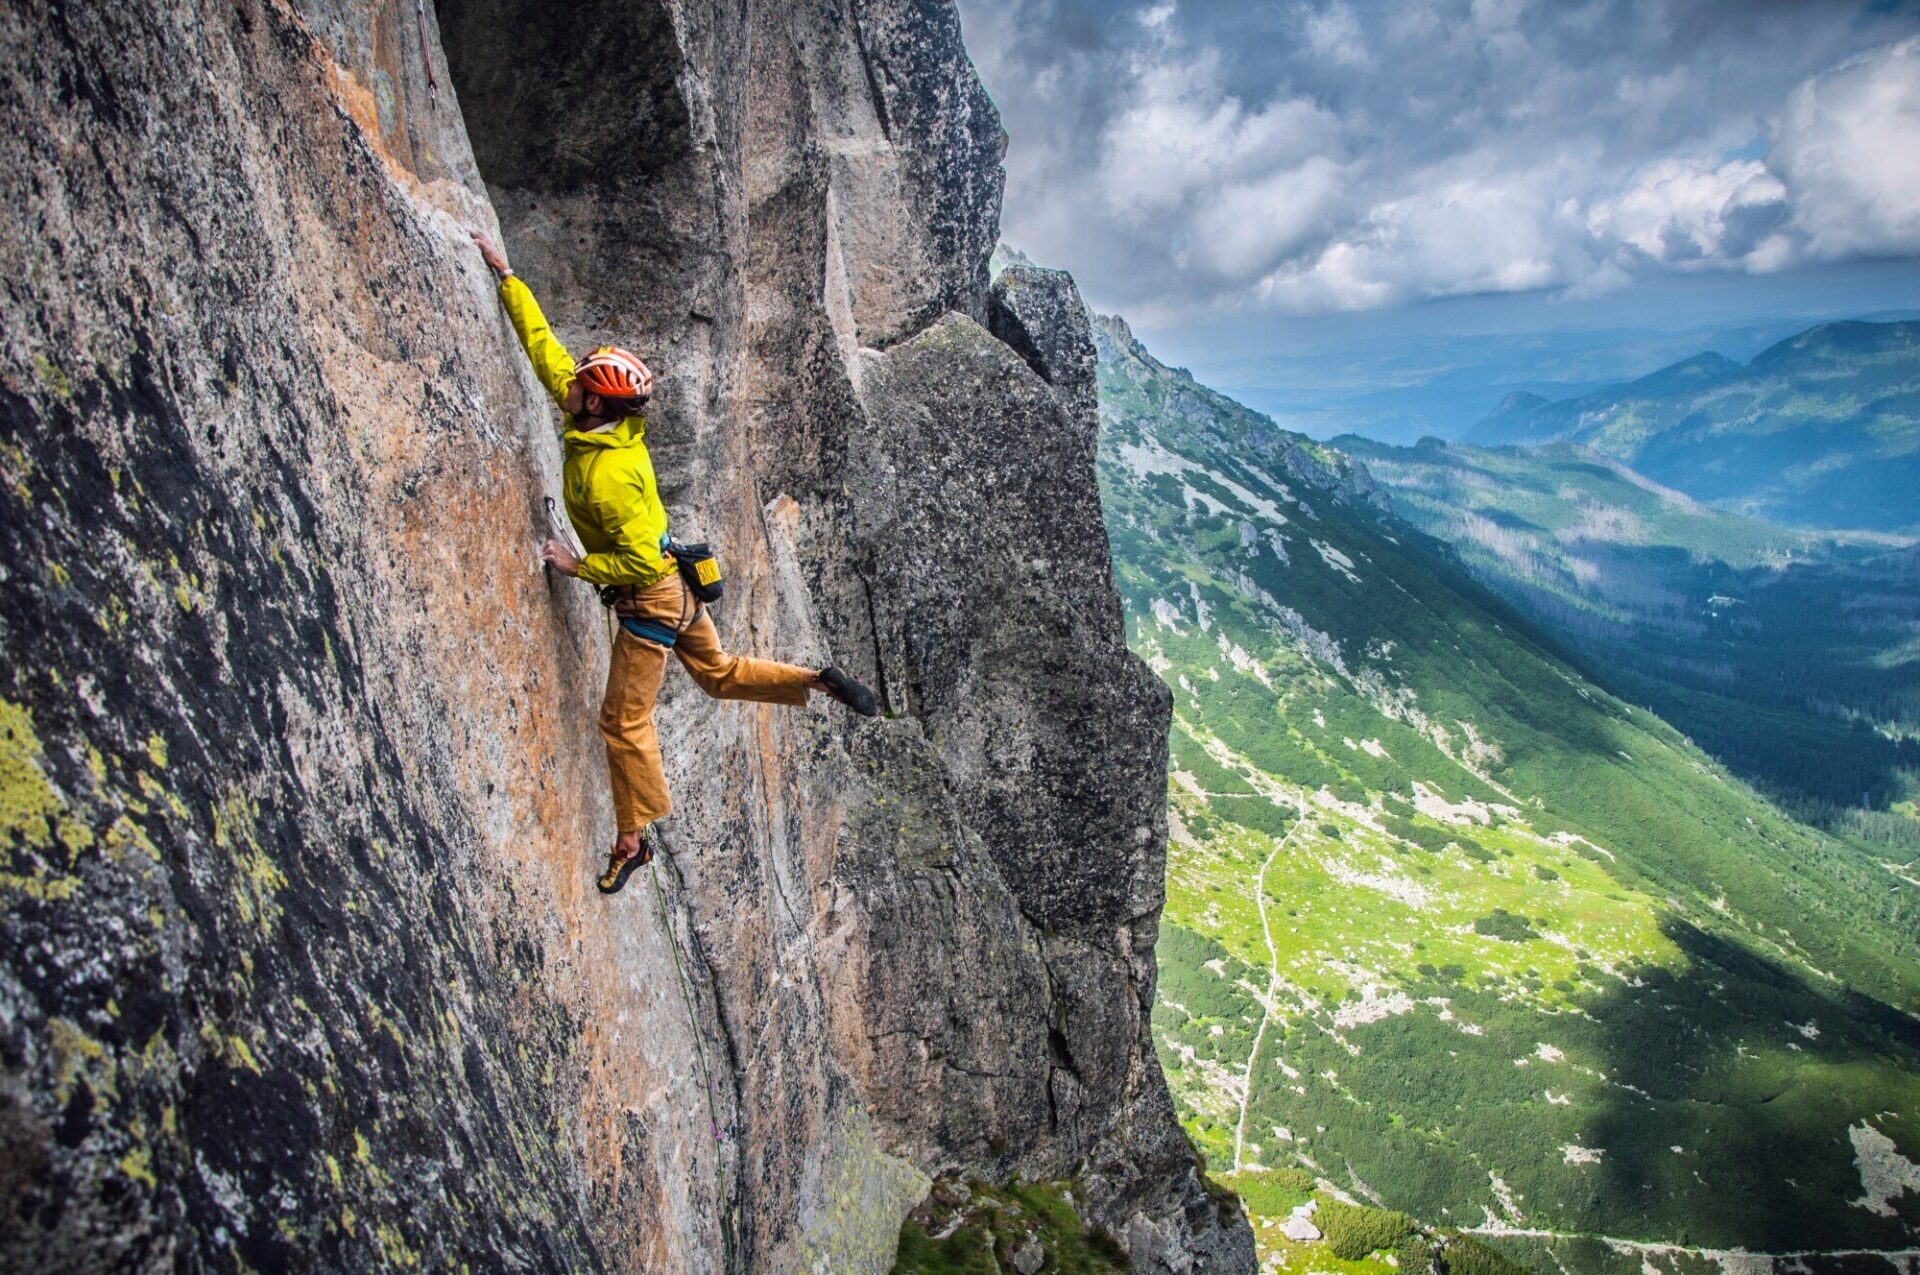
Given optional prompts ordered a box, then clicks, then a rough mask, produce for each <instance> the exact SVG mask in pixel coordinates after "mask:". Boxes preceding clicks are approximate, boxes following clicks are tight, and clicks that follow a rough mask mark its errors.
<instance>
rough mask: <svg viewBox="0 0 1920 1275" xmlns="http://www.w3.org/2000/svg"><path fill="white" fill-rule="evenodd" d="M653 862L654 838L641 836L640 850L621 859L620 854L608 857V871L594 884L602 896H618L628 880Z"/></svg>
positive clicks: (642, 834)
mask: <svg viewBox="0 0 1920 1275" xmlns="http://www.w3.org/2000/svg"><path fill="white" fill-rule="evenodd" d="M652 862H653V838H652V837H651V836H649V835H647V834H646V833H644V832H643V833H641V834H640V848H639V849H638V850H635V851H634V852H633V853H632V854H630V855H627V856H625V857H624V858H623V857H621V856H620V855H619V854H618V853H615V854H609V855H608V856H607V870H606V871H605V872H603V873H601V874H600V879H599V880H598V881H596V882H594V884H595V885H597V886H598V887H599V888H600V893H602V894H618V893H620V887H622V886H624V885H625V884H626V883H627V878H628V877H630V876H632V875H633V874H634V873H635V872H637V871H638V870H639V869H641V868H644V867H646V866H647V865H648V864H649V863H652Z"/></svg>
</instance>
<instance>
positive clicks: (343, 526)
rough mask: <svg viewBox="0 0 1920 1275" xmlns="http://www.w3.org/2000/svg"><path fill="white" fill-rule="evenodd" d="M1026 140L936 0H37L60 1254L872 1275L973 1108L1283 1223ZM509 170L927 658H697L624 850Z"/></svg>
mask: <svg viewBox="0 0 1920 1275" xmlns="http://www.w3.org/2000/svg"><path fill="white" fill-rule="evenodd" d="M1003 144H1004V143H1003V137H1002V134H1001V132H1000V128H999V122H998V118H997V116H996V114H995V112H994V110H993V108H992V104H991V103H990V102H989V101H988V100H987V98H986V96H985V94H984V93H983V92H982V90H981V88H980V86H979V83H978V81H977V79H976V78H975V76H974V74H973V71H972V68H971V65H970V63H969V62H968V60H967V58H966V53H965V49H964V47H963V45H962V44H961V41H960V33H959V27H958V21H957V18H956V17H955V15H954V12H953V10H952V8H951V7H950V5H948V4H946V3H936V2H933V0H846V2H845V3H820V4H809V5H804V6H787V5H778V4H772V3H756V4H737V5H728V6H696V5H687V4H680V3H657V2H656V3H649V2H646V0H640V2H635V0H621V2H620V3H614V2H613V0H595V2H592V3H588V4H584V5H581V6H576V11H574V12H572V13H570V14H569V15H568V18H567V20H566V21H565V22H556V21H554V20H553V18H552V17H551V16H550V14H549V13H548V12H547V11H546V10H543V9H541V8H539V7H536V6H534V5H532V4H530V3H525V2H524V0H444V2H443V3H441V4H440V5H438V7H437V11H436V10H435V9H433V8H431V7H427V8H423V7H421V6H408V5H396V4H390V3H382V4H374V3H370V2H367V0H298V2H296V3H272V2H268V0H241V2H240V3H238V4H236V5H231V6H226V7H220V8H214V7H208V6H166V5H136V6H93V5H79V4H67V3H53V2H50V0H27V2H26V3H23V4H20V5H16V6H11V7H9V8H7V9H6V10H5V12H4V13H0V252H4V265H5V269H4V270H0V293H3V299H4V304H5V306H6V309H7V313H8V315H9V322H8V325H7V328H6V331H5V334H4V336H0V478H4V480H5V481H4V482H3V483H0V510H3V511H4V516H0V541H3V542H4V545H5V558H4V569H3V571H0V604H3V605H0V643H3V644H4V649H5V651H6V654H7V669H6V672H5V674H4V677H0V784H3V785H4V790H3V795H0V848H4V851H5V854H6V856H7V858H6V863H5V864H4V867H0V909H4V911H5V921H4V924H3V925H0V953H3V959H0V1064H3V1065H0V1185H3V1190H4V1198H5V1200H6V1204H7V1207H6V1211H5V1214H4V1221H0V1257H3V1258H4V1260H5V1264H7V1265H8V1266H11V1267H20V1268H22V1269H26V1268H29V1267H31V1268H35V1269H46V1270H51V1271H57V1270H91V1269H106V1268H136V1269H152V1268H160V1267H170V1268H181V1269H222V1270H225V1269H239V1268H240V1267H241V1266H242V1265H244V1266H247V1267H252V1268H254V1269H257V1270H276V1269H314V1268H318V1269H370V1268H387V1267H399V1266H408V1265H424V1266H426V1267H429V1268H432V1269H453V1268H458V1267H466V1268H472V1269H500V1268H514V1269H546V1270H570V1271H585V1270H619V1271H626V1270H649V1271H686V1272H709V1271H711V1272H733V1271H809V1272H813V1271H818V1272H832V1273H834V1275H839V1273H840V1272H855V1271H866V1270H884V1269H886V1268H887V1266H888V1265H889V1264H890V1263H891V1261H892V1255H893V1246H894V1241H895V1237H896V1235H897V1233H898V1228H899V1223H900V1219H901V1217H902V1215H903V1214H904V1213H905V1212H906V1210H907V1209H908V1208H910V1207H911V1206H912V1205H913V1203H914V1202H915V1201H916V1200H918V1199H919V1198H920V1197H921V1196H922V1195H923V1194H924V1193H925V1191H926V1189H927V1183H928V1180H929V1176H930V1175H934V1174H939V1173H942V1172H957V1173H966V1174H977V1175H981V1176H986V1177H995V1178H1004V1177H1023V1178H1061V1177H1074V1178H1077V1179H1079V1181H1080V1182H1081V1184H1082V1188H1083V1195H1084V1197H1085V1199H1086V1200H1087V1202H1088V1207H1089V1210H1090V1212H1091V1213H1092V1215H1093V1216H1094V1217H1095V1218H1096V1219H1097V1220H1098V1221H1100V1222H1101V1223H1102V1224H1104V1225H1106V1226H1108V1227H1109V1228H1111V1229H1112V1230H1113V1231H1114V1232H1115V1233H1116V1234H1117V1235H1118V1236H1119V1237H1120V1239H1121V1241H1122V1243H1123V1245H1124V1246H1125V1247H1126V1248H1127V1249H1128V1250H1129V1252H1130V1254H1131V1256H1132V1258H1133V1260H1134V1263H1135V1265H1136V1268H1137V1269H1139V1270H1142V1271H1164V1272H1182V1271H1200V1270H1222V1271H1227V1270H1250V1269H1251V1264H1252V1247H1251V1241H1250V1238H1249V1236H1248V1234H1247V1231H1246V1226H1245V1223H1244V1221H1242V1220H1241V1219H1240V1218H1239V1217H1238V1215H1237V1214H1233V1213H1226V1214H1223V1213H1222V1211H1221V1210H1220V1209H1218V1208H1217V1207H1216V1205H1215V1203H1214V1201H1213V1200H1212V1199H1211V1198H1210V1197H1209V1196H1208V1194H1207V1193H1206V1191H1205V1189H1204V1186H1203V1184H1202V1182H1201V1180H1200V1178H1199V1176H1198V1174H1197V1172H1196V1170H1195V1167H1194V1164H1193V1161H1192V1156H1191V1153H1190V1151H1189V1148H1188V1146H1187V1143H1186V1141H1185V1138H1184V1136H1183V1135H1182V1133H1181V1132H1180V1130H1179V1128H1178V1126H1177V1124H1176V1123H1175V1121H1174V1118H1173V1112H1172V1108H1171V1105H1170V1103H1169V1100H1168V1097H1167V1093H1166V1089H1165V1084H1164V1082H1163V1080H1162V1077H1161V1075H1160V1073H1159V1070H1158V1066H1157V1064H1156V1063H1155V1060H1154V1056H1153V1052H1152V1049H1151V1046H1150V1042H1149V1035H1148V1031H1149V1023H1148V1010H1149V1007H1150V1006H1151V1004H1152V995H1153V982H1154V966H1153V955H1152V952H1153V942H1154V938H1155V934H1156V929H1157V921H1158V915H1159V910H1160V904H1161V897H1162V896H1161V890H1162V885H1161V877H1162V867H1163V862H1162V860H1163V855H1164V842H1165V819H1164V808H1163V807H1164V791H1165V788H1164V785H1165V728H1166V724H1167V715H1168V711H1169V709H1168V703H1167V698H1166V692H1165V691H1164V689H1163V688H1161V687H1160V686H1159V684H1158V682H1157V681H1156V680H1155V679H1153V678H1152V677H1150V676H1149V675H1148V674H1147V672H1146V671H1145V670H1144V668H1142V667H1141V666H1140V665H1139V664H1138V662H1137V661H1136V660H1135V659H1134V658H1133V657H1132V656H1131V655H1129V654H1128V653H1127V651H1126V649H1125V646H1124V641H1123V634H1122V630H1121V621H1120V607H1119V602H1118V598H1117V595H1116V594H1115V591H1114V587H1113V583H1112V577H1111V565H1110V562H1109V559H1108V554H1107V546H1106V539H1105V535H1104V532H1103V530H1102V527H1101V523H1100V511H1099V504H1098V494H1097V488H1096V486H1095V480H1094V471H1093V452H1094V433H1095V429H1096V422H1095V420H1094V417H1093V413H1092V410H1091V406H1090V405H1091V402H1092V391H1091V381H1090V377H1091V368H1090V366H1087V365H1084V363H1083V361H1082V360H1080V359H1079V358H1078V357H1075V358H1068V359H1060V358H1057V357H1056V355H1055V353H1054V352H1057V351H1062V350H1066V351H1077V350H1079V349H1080V347H1081V346H1083V345H1085V344H1086V341H1087V338H1086V336H1085V333H1084V331H1080V332H1073V331H1064V330H1059V329H1058V328H1057V322H1058V321H1059V320H1058V319H1057V318H1047V317H1046V316H1062V315H1066V316H1077V315H1078V314H1079V313H1080V309H1079V305H1078V301H1077V298H1075V297H1073V296H1072V294H1071V281H1070V280H1067V279H1065V277H1064V276H1058V277H1055V278H1037V279H1035V280H1034V281H1032V286H1033V287H1034V288H1035V289H1039V290H1041V292H1042V293H1045V292H1047V291H1048V290H1051V293H1052V294H1053V295H1052V301H1051V303H1048V304H1041V305H1038V306H1036V305H1035V304H1034V302H1035V296H1029V297H1009V296H1008V295H1006V292H1005V289H1001V290H1000V291H998V292H996V291H995V290H993V289H990V288H989V284H988V278H987V256H988V253H989V251H990V249H991V247H992V245H993V242H994V239H995V236H996V233H997V223H998V205H999V196H1000V186H1001V171H1000V166H999V161H1000V155H1001V150H1002V146H1003ZM468 225H477V226H479V227H481V228H483V229H488V230H492V231H498V232H501V233H502V234H503V235H504V239H505V242H506V244H507V247H508V249H509V253H510V255H511V256H512V257H513V258H514V261H515V265H516V266H517V268H518V269H519V270H520V272H521V273H522V274H523V275H524V276H526V277H527V279H528V280H529V282H530V283H531V284H532V285H533V287H534V289H535V291H536V292H537V293H538V294H539V295H540V296H541V298H542V300H543V301H544V302H546V303H547V305H548V308H549V313H550V315H551V317H552V318H553V320H554V323H555V326H556V328H557V329H558V330H559V332H560V334H561V335H562V337H563V339H565V340H567V341H568V342H569V343H570V344H572V345H574V346H576V347H578V346H583V345H585V344H587V343H588V342H597V341H612V340H617V341H619V342H620V343H622V344H625V345H628V346H631V347H633V348H637V349H639V350H641V351H643V352H644V353H645V354H646V356H647V357H648V358H649V360H650V362H652V364H653V366H654V368H655V370H656V371H657V372H658V373H659V374H660V377H661V381H662V386H663V390H662V394H661V395H660V397H659V398H658V399H657V400H656V404H655V409H656V410H655V411H654V412H653V413H652V414H651V416H652V420H653V433H652V438H653V440H654V454H655V459H656V462H657V465H658V468H659V470H660V473H661V476H662V480H663V487H664V494H665V496H666V498H667V503H668V505H669V507H670V508H671V509H672V510H673V512H674V516H675V521H676V527H677V529H678V530H679V531H681V532H682V534H687V535H691V536H693V537H697V538H701V539H707V540H711V541H712V542H714V543H715V544H716V545H717V546H718V547H719V549H720V551H721V552H722V554H723V555H724V557H725V560H726V565H727V569H728V574H729V594H728V598H727V601H726V602H725V603H724V604H723V605H722V607H721V608H720V610H719V612H718V614H717V616H716V619H717V620H718V622H719V624H720V626H721V630H722V633H723V636H724V638H725V640H726V641H727V642H728V643H729V645H730V646H732V647H733V648H735V649H738V650H740V651H742V652H743V653H749V654H758V655H773V656H778V657H781V658H788V659H795V660H801V661H815V662H822V663H824V662H826V661H827V660H828V659H829V658H831V659H833V660H835V661H837V662H840V663H842V664H843V665H845V666H847V667H848V668H849V669H851V670H852V671H854V672H855V673H856V674H857V675H859V676H861V677H863V678H865V679H867V680H869V681H870V682H871V683H872V684H874V685H876V686H877V687H878V688H880V690H881V692H882V694H883V696H884V699H885V701H886V704H887V707H888V709H889V712H888V714H887V715H886V716H885V717H883V718H881V719H878V720H876V721H873V722H865V721H857V720H850V719H848V718H847V717H846V716H844V715H842V714H840V713H839V712H838V711H837V710H831V709H829V708H826V707H819V706H816V707H814V708H812V709H809V710H806V711H794V710H780V709H774V708H770V707H764V706H752V705H724V706H723V705H718V704H714V703H712V702H709V701H707V700H705V699H704V698H702V697H701V696H700V695H699V694H698V692H697V691H696V690H694V688H692V686H691V685H690V684H688V683H686V681H685V680H684V679H682V678H680V677H679V675H678V674H676V673H671V672H670V673H669V678H668V688H669V689H668V691H667V693H666V694H664V695H663V697H662V702H661V708H660V723H661V729H662V737H663V743H664V747H665V751H666V754H667V757H668V766H669V773H670V776H671V779H672V781H673V786H674V794H675V802H676V807H677V809H676V813H675V815H674V816H673V818H672V820H671V824H670V827H671V832H672V845H673V847H674V854H673V855H672V857H671V860H670V861H663V862H662V863H661V865H660V866H659V868H658V869H657V871H656V873H655V875H654V877H653V878H651V879H648V878H636V879H635V881H634V883H633V884H632V885H631V886H629V887H628V889H627V891H626V892H625V893H624V894H622V895H620V896H618V897H617V898H614V899H612V900H607V899H602V898H601V897H599V896H597V895H596V894H594V893H593V891H592V889H591V879H592V876H593V874H594V872H595V871H596V870H597V866H598V861H599V857H600V855H601V854H602V853H603V852H604V849H605V846H606V844H607V843H608V841H609V840H610V838H611V835H612V826H611V816H610V812H609V809H608V806H607V800H606V796H605V781H604V772H603V762H602V757H601V752H600V747H599V742H598V739H597V737H596V735H595V733H594V729H593V717H594V712H595V709H596V707H597V704H598V700H599V696H600V690H601V679H602V677H603V676H604V670H605V661H606V630H605V627H604V621H603V618H602V615H601V613H600V610H599V608H598V606H597V604H596V603H595V602H594V600H593V598H592V596H591V593H590V591H589V590H587V589H585V588H584V587H583V586H580V585H578V584H575V583H574V582H572V581H568V580H564V579H561V578H558V577H550V576H548V575H547V574H546V573H544V572H543V570H542V569H541V568H540V567H539V565H538V563H537V562H536V560H535V557H534V552H533V550H534V545H535V543H536V541H537V539H538V537H539V536H540V535H541V534H542V532H543V529H544V520H543V514H542V509H541V501H542V497H543V496H544V495H546V494H549V493H551V492H553V491H554V490H555V483H556V478H557V471H558V465H559V449H558V441H557V437H556V433H555V420H554V417H553V414H552V412H551V410H550V408H549V407H548V405H547V403H546V402H545V400H544V397H543V396H542V395H541V394H540V393H539V391H538V389H537V387H536V386H535V385H534V383H533V381H532V378H531V376H530V375H529V373H528V372H527V370H526V369H525V367H524V361H523V360H522V358H521V356H520V354H519V351H518V349H517V348H516V346H515V343H514V341H513V338H512V334H511V332H510V330H509V329H508V328H507V326H506V324H505V321H504V319H503V317H502V316H501V314H500V313H499V307H498V305H497V303H496V301H495V298H494V295H493V288H492V283H491V280H490V278H489V277H488V276H487V274H486V272H485V271H484V269H483V268H482V267H481V265H480V263H479V262H478V260H477V259H476V257H475V256H474V254H473V252H472V249H471V246H470V245H469V243H468V242H467V240H466V236H465V233H464V227H465V226H468ZM1036 274H1038V275H1045V274H1047V272H1036ZM1035 295H1036V296H1039V295H1040V294H1038V293H1037V294H1035ZM1042 299H1043V300H1044V298H1042ZM1036 316H1040V317H1036ZM1043 321H1044V322H1046V323H1053V324H1055V325H1056V326H1055V328H1054V329H1053V330H1052V331H1051V332H1050V334H1041V333H1039V332H1038V331H1037V330H1036V329H1037V325H1039V324H1041V323H1042V322H1043ZM1078 321H1079V322H1080V323H1081V326H1082V328H1084V320H1083V319H1082V320H1078ZM1016 329H1017V330H1018V331H1020V332H1022V333H1024V334H1025V337H1024V339H1023V340H1022V341H1021V342H1020V348H1018V349H1016V348H1015V347H1014V346H1010V345H1009V344H1008V343H1007V342H1006V341H1005V340H1002V339H1001V338H1000V337H996V336H995V335H994V334H995V333H1001V334H1003V335H1005V334H1006V333H1009V332H1011V331H1014V330H1016ZM1050 360H1052V361H1050Z"/></svg>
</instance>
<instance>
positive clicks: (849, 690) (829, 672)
mask: <svg viewBox="0 0 1920 1275" xmlns="http://www.w3.org/2000/svg"><path fill="white" fill-rule="evenodd" d="M820 684H821V685H822V686H824V687H826V688H827V694H829V695H831V696H833V697H834V698H835V699H837V700H839V701H840V702H841V703H842V704H845V705H846V706H847V707H848V708H850V709H852V710H853V711H854V712H856V713H858V714H860V716H862V717H874V716H877V715H878V714H879V712H880V701H879V700H877V699H875V698H874V697H873V692H872V691H870V690H868V689H867V688H866V687H865V686H863V685H861V684H860V683H859V682H857V681H855V680H854V679H853V678H851V677H849V676H847V674H846V673H845V672H844V671H842V670H841V668H840V667H839V666H838V665H836V664H829V665H827V667H825V668H823V669H821V670H820Z"/></svg>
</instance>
